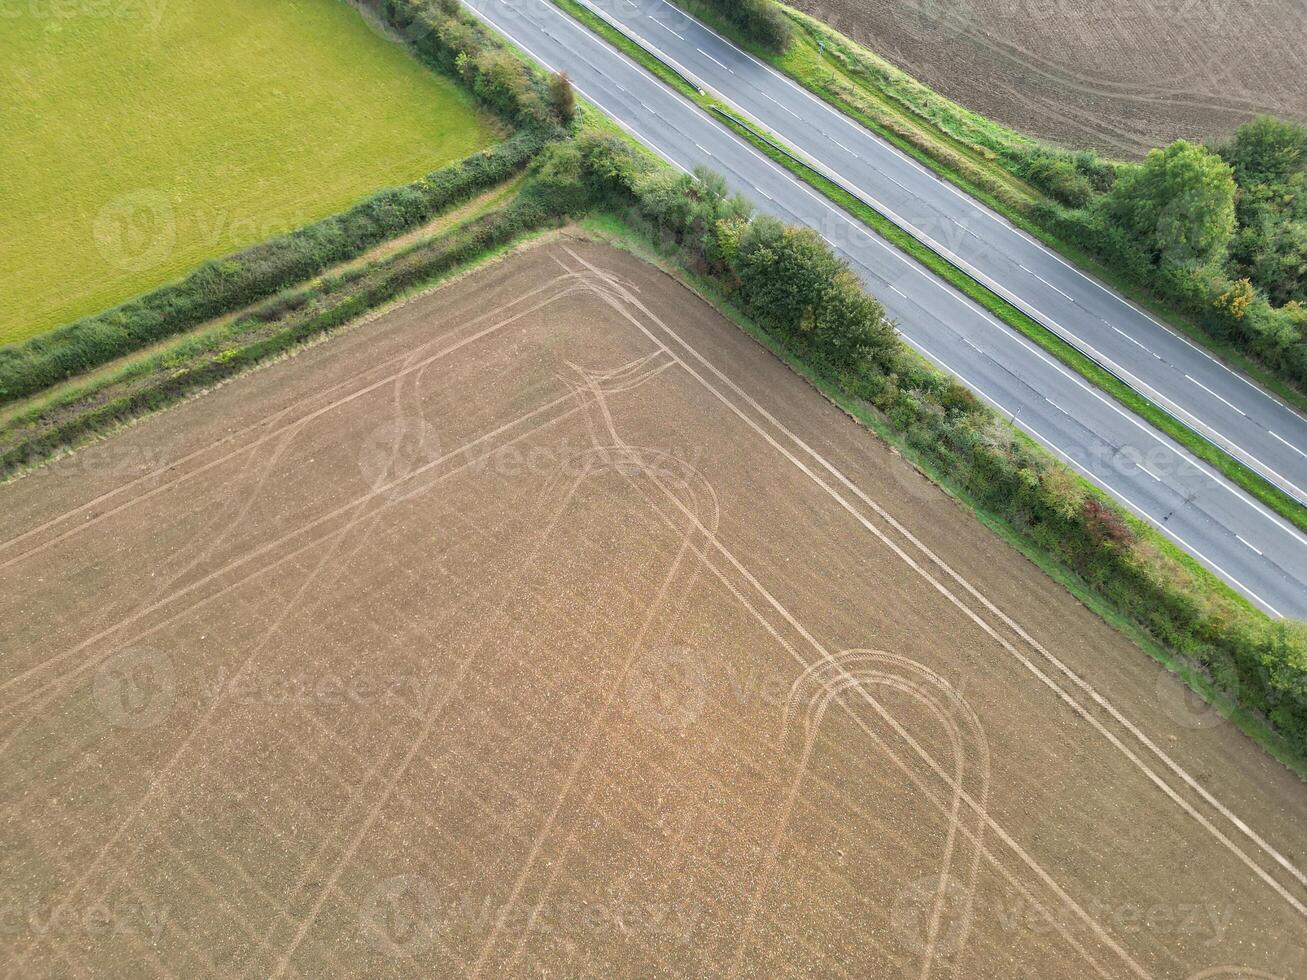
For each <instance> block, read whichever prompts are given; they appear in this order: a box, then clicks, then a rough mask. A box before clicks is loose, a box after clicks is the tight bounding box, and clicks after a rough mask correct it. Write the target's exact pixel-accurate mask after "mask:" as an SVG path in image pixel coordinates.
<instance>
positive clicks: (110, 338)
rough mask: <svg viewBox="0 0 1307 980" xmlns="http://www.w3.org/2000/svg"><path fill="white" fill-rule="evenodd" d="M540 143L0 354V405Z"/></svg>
mask: <svg viewBox="0 0 1307 980" xmlns="http://www.w3.org/2000/svg"><path fill="white" fill-rule="evenodd" d="M543 143H544V138H543V137H542V136H540V135H537V134H534V133H529V132H524V133H521V134H518V135H517V136H514V137H512V138H510V139H508V140H507V141H505V142H504V143H501V144H499V145H498V146H494V147H491V148H490V149H487V150H484V151H482V152H480V153H476V154H474V155H472V156H470V157H468V158H467V159H465V160H462V161H460V162H458V163H455V164H452V165H450V166H448V167H445V168H444V169H442V170H437V171H435V172H434V173H431V174H428V175H427V176H426V177H423V178H422V179H421V180H417V181H414V182H413V183H411V184H408V185H406V186H404V187H395V188H390V189H387V190H383V191H380V192H379V193H377V194H374V195H373V196H372V197H370V198H368V199H367V200H365V201H363V202H362V203H360V204H358V205H356V206H355V207H353V208H351V209H350V210H348V211H346V212H344V213H343V214H339V215H333V216H332V217H330V218H325V219H323V220H322V221H319V222H316V223H315V224H311V225H308V226H307V227H304V228H301V229H299V230H298V231H294V232H291V233H290V234H288V235H282V236H280V237H278V238H273V239H270V240H269V241H266V242H262V243H260V244H258V245H254V246H251V247H250V248H247V249H244V250H243V251H240V252H237V253H236V254H234V255H230V256H228V257H226V258H222V259H215V260H211V261H209V262H205V263H204V264H203V265H201V266H200V267H199V268H198V269H196V270H195V271H194V272H192V273H191V274H190V275H189V276H187V277H186V278H185V279H182V280H180V281H179V282H175V283H172V284H170V285H167V286H163V287H161V288H159V289H156V290H154V291H153V292H150V293H146V294H145V295H144V296H140V297H138V298H137V299H134V300H131V301H129V302H127V303H124V304H123V305H122V306H118V307H115V308H114V309H112V310H108V311H106V312H104V313H99V314H96V315H94V316H90V317H86V318H84V319H82V320H78V321H77V322H75V323H71V324H69V325H68V326H65V327H60V328H58V329H56V330H52V331H50V332H49V333H45V334H41V335H39V336H37V337H33V338H31V339H30V340H27V341H24V342H23V343H21V344H13V345H10V346H8V347H0V404H3V403H4V402H8V401H13V400H14V399H17V398H22V397H24V396H26V395H30V394H33V393H35V392H38V391H41V390H43V389H45V388H48V387H49V386H50V385H53V384H57V383H58V382H60V381H62V380H64V379H66V378H69V377H71V376H73V375H76V374H80V373H82V372H84V371H88V370H91V369H92V368H95V367H98V366H99V365H101V364H104V363H106V362H108V361H110V360H113V359H114V358H116V357H120V356H122V355H124V354H128V353H130V352H132V351H135V350H139V349H140V348H142V347H145V346H148V345H149V344H152V343H154V342H156V341H159V340H162V339H164V338H166V337H171V336H174V335H176V334H178V333H180V332H182V331H184V330H188V329H190V328H191V327H194V326H196V325H198V324H200V323H203V322H204V321H206V320H209V319H212V318H214V317H217V316H222V315H224V314H227V313H231V312H233V311H235V310H239V309H241V308H243V307H245V306H248V305H249V304H251V303H255V302H258V301H259V300H261V299H264V298H266V297H268V296H271V295H272V294H273V293H275V292H277V291H278V290H281V289H285V288H286V287H287V286H290V285H293V284H294V283H297V282H302V281H303V280H305V279H307V278H308V277H310V276H313V275H316V274H318V273H320V272H322V271H323V270H324V269H327V268H329V267H331V266H332V265H335V264H337V263H339V262H343V261H346V260H348V259H352V258H355V257H357V256H359V255H361V254H362V253H364V252H366V251H367V250H368V249H369V248H371V247H373V246H374V245H377V244H378V243H380V242H383V241H386V240H387V239H390V238H393V237H395V236H396V235H399V234H402V233H403V232H405V231H407V230H409V229H411V228H414V227H416V226H418V225H420V224H422V223H423V222H425V221H429V220H430V219H431V218H433V217H434V216H436V215H437V214H439V213H440V212H442V211H444V210H446V209H447V208H449V207H451V206H453V205H455V204H458V203H461V202H463V201H466V200H468V199H470V198H471V197H473V196H475V195H476V194H477V193H478V192H479V191H481V190H484V189H486V188H488V187H491V186H493V185H495V184H498V183H500V182H502V181H504V180H506V179H507V178H508V177H510V176H512V175H513V174H515V173H518V172H520V171H521V170H523V169H524V168H525V167H526V165H527V164H528V163H529V162H530V161H531V159H532V158H533V157H534V156H535V155H536V154H537V153H539V151H540V147H541V146H542V145H543Z"/></svg>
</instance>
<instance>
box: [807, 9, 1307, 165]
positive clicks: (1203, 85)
mask: <svg viewBox="0 0 1307 980" xmlns="http://www.w3.org/2000/svg"><path fill="white" fill-rule="evenodd" d="M790 5H791V6H793V7H796V8H798V9H799V10H802V11H804V12H805V13H808V14H811V15H812V16H814V17H817V18H819V19H821V20H824V21H825V22H826V23H828V24H830V25H832V26H833V27H835V28H837V29H838V30H839V31H840V32H841V33H844V34H847V35H848V36H849V37H852V38H853V39H854V40H856V41H858V42H860V43H861V44H863V45H865V46H866V47H868V48H870V49H871V50H873V51H875V52H876V53H877V54H879V55H882V56H883V57H885V58H888V59H889V60H890V61H893V62H894V63H895V64H896V65H898V66H899V67H901V68H903V69H904V70H905V71H907V72H908V73H909V74H911V75H913V76H914V77H916V78H918V79H920V80H921V81H922V82H924V83H925V84H927V85H929V86H930V87H931V88H933V89H935V90H937V91H939V92H941V93H942V94H944V95H946V96H948V97H949V98H951V99H953V100H954V101H956V102H960V103H962V104H963V105H965V106H967V107H968V108H971V109H974V110H976V111H977V112H980V113H983V114H984V115H987V116H990V117H991V118H993V119H996V120H998V121H1000V122H1002V123H1005V124H1006V125H1008V126H1011V127H1012V128H1014V129H1017V130H1019V131H1021V132H1024V133H1029V134H1030V135H1032V136H1039V137H1042V138H1044V139H1048V140H1051V141H1053V142H1056V143H1061V144H1063V145H1066V146H1069V147H1073V148H1079V147H1094V148H1096V149H1099V150H1102V151H1104V152H1107V153H1109V154H1112V155H1118V156H1126V157H1134V156H1140V155H1142V154H1143V153H1145V152H1147V151H1148V150H1149V149H1151V148H1152V147H1154V146H1161V145H1163V144H1166V143H1169V142H1171V141H1172V140H1174V139H1176V138H1179V137H1184V138H1186V139H1200V140H1216V139H1222V138H1224V137H1226V136H1228V135H1229V133H1230V132H1231V131H1232V130H1233V129H1234V128H1235V127H1236V126H1238V125H1239V123H1241V122H1243V121H1244V120H1246V119H1249V118H1251V117H1252V116H1255V115H1258V114H1259V113H1267V112H1269V113H1273V114H1275V115H1279V116H1284V117H1287V118H1293V119H1302V120H1307V45H1305V44H1304V42H1303V39H1304V38H1307V4H1305V3H1303V2H1302V0H1249V2H1245V3H1231V2H1229V0H1107V2H1101V3H1090V2H1088V0H956V2H955V0H791V3H790Z"/></svg>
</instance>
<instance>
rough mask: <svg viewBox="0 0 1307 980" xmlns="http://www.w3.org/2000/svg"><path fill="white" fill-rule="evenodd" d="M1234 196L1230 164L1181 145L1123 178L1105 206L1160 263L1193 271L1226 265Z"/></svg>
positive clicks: (1155, 154) (1147, 160)
mask: <svg viewBox="0 0 1307 980" xmlns="http://www.w3.org/2000/svg"><path fill="white" fill-rule="evenodd" d="M1234 195H1235V184H1234V178H1233V176H1232V175H1231V171H1230V167H1229V165H1228V164H1226V163H1225V162H1224V161H1223V160H1222V159H1221V158H1220V157H1218V156H1217V155H1216V154H1215V153H1213V152H1211V151H1210V150H1208V149H1206V148H1205V147H1202V146H1197V145H1195V144H1193V143H1188V142H1186V141H1184V140H1176V141H1175V142H1174V143H1172V144H1171V145H1170V146H1168V147H1167V148H1166V149H1164V150H1152V151H1150V152H1149V154H1148V156H1147V157H1146V158H1145V159H1144V162H1143V164H1142V165H1140V166H1139V167H1137V168H1135V169H1133V170H1128V171H1126V172H1125V173H1124V174H1122V175H1121V177H1119V178H1118V179H1117V182H1116V184H1115V185H1114V187H1113V188H1112V191H1111V193H1110V194H1108V195H1107V197H1106V199H1105V205H1104V206H1105V208H1106V210H1107V214H1108V216H1109V217H1110V218H1111V220H1112V221H1113V222H1115V223H1116V224H1117V225H1118V226H1120V227H1121V228H1123V229H1125V230H1126V231H1128V232H1129V233H1130V234H1131V235H1133V236H1135V238H1136V239H1137V240H1138V241H1139V242H1140V243H1141V244H1143V246H1144V247H1145V248H1147V249H1148V250H1149V251H1151V253H1152V255H1153V259H1154V261H1155V262H1158V263H1159V264H1161V265H1164V266H1174V267H1179V268H1193V267H1202V266H1209V265H1213V264H1216V263H1219V262H1221V261H1223V260H1224V258H1225V255H1226V251H1227V249H1228V248H1229V245H1230V239H1231V237H1232V236H1233V234H1234V227H1235V222H1234Z"/></svg>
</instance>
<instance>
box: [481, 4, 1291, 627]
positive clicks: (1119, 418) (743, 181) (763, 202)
mask: <svg viewBox="0 0 1307 980" xmlns="http://www.w3.org/2000/svg"><path fill="white" fill-rule="evenodd" d="M469 7H470V8H471V9H472V10H473V11H474V12H475V13H477V14H478V15H480V16H481V17H482V18H483V19H485V20H486V21H487V22H488V23H489V24H490V25H491V26H492V27H495V28H496V29H497V30H499V31H500V32H501V33H503V34H504V35H506V36H507V37H509V38H510V39H511V40H512V41H513V42H514V43H516V44H517V45H518V46H519V47H521V48H522V49H523V50H525V51H526V52H527V53H528V54H530V55H531V56H532V57H534V58H536V60H538V61H540V62H541V63H542V64H544V65H545V66H546V67H547V68H549V69H551V70H566V71H567V72H568V73H569V74H570V76H571V77H572V80H573V82H574V84H575V85H576V87H577V89H578V90H579V91H580V93H581V94H582V95H584V96H585V97H586V98H588V99H589V100H590V101H592V102H594V103H595V104H596V105H598V106H599V107H600V108H601V109H603V110H604V111H605V112H607V113H609V114H610V115H611V116H612V117H613V118H614V119H616V120H617V121H618V122H619V123H620V124H621V125H623V126H624V127H625V128H626V129H627V130H628V131H629V132H631V133H632V134H633V135H634V136H635V137H636V138H637V139H640V140H641V141H642V142H644V143H645V144H646V145H648V146H650V147H652V148H654V149H656V150H657V152H659V153H660V154H661V155H663V156H664V157H665V158H667V159H668V160H670V161H671V162H672V163H673V164H675V165H676V166H679V167H681V168H683V169H690V168H692V167H694V166H695V165H697V164H704V165H707V166H709V167H711V168H712V169H714V170H716V171H718V172H719V173H722V174H723V175H724V176H725V177H726V179H727V181H728V182H729V184H730V186H731V187H732V188H733V189H735V190H738V191H740V192H741V193H743V194H744V195H745V196H746V197H748V198H749V199H750V200H751V201H753V202H754V204H755V205H756V206H757V207H758V209H759V210H760V211H762V212H766V213H770V214H774V215H776V216H777V217H780V218H782V219H783V220H786V221H789V222H794V223H797V224H805V225H808V226H810V227H813V228H815V229H817V230H818V231H819V232H821V233H822V234H823V235H824V236H825V237H826V238H827V240H828V241H829V242H830V243H831V244H832V246H833V247H834V248H835V250H836V251H837V252H838V253H839V254H840V255H841V256H842V257H843V258H845V259H846V260H847V261H849V263H850V264H851V266H852V267H853V269H854V270H855V272H856V273H857V274H858V275H859V277H860V278H861V279H862V280H863V282H864V283H865V284H866V285H867V288H868V289H869V290H870V291H871V292H873V293H874V294H875V295H877V296H878V297H879V298H880V299H881V301H882V302H883V303H884V304H885V307H886V309H887V310H888V311H889V313H890V315H891V316H893V317H894V318H895V319H896V320H897V321H898V325H899V328H900V331H901V333H902V334H903V336H904V337H905V339H906V340H907V341H908V342H909V343H910V344H912V345H913V346H914V347H916V348H917V349H918V350H920V351H922V352H923V353H924V354H926V356H928V357H929V358H930V359H931V360H933V361H935V362H936V363H938V364H939V365H940V366H941V367H943V368H945V369H946V370H949V371H951V372H952V373H954V374H956V375H957V376H958V377H960V378H961V379H962V380H963V381H964V382H965V383H966V384H967V385H968V386H970V387H971V388H973V389H974V390H976V391H977V392H979V393H980V394H981V395H982V396H983V397H985V398H986V399H987V400H988V401H990V402H991V403H992V404H994V405H995V406H996V407H997V408H998V409H999V410H1000V411H1002V412H1003V413H1005V414H1007V415H1008V416H1010V417H1011V416H1015V421H1016V424H1017V425H1019V426H1020V427H1022V428H1023V429H1024V430H1025V431H1027V432H1029V433H1030V434H1031V435H1032V436H1033V437H1034V438H1035V439H1037V440H1039V441H1040V442H1042V443H1044V444H1045V445H1046V446H1048V447H1049V448H1051V449H1052V450H1053V451H1054V452H1055V453H1057V454H1058V455H1060V456H1061V457H1062V458H1063V459H1064V460H1066V461H1067V462H1069V463H1070V464H1071V465H1072V466H1074V467H1075V468H1077V469H1078V470H1079V471H1080V472H1082V473H1083V474H1084V475H1086V476H1088V477H1089V478H1090V479H1091V480H1093V481H1094V482H1095V483H1097V484H1098V485H1100V486H1102V487H1103V488H1105V489H1106V490H1108V491H1109V492H1110V493H1112V494H1113V495H1114V496H1116V497H1117V498H1118V499H1120V500H1122V501H1123V502H1124V503H1125V504H1126V505H1127V506H1129V507H1130V508H1131V509H1132V510H1134V511H1135V512H1136V513H1137V514H1139V515H1140V516H1142V517H1144V518H1146V519H1147V520H1150V521H1151V522H1152V523H1154V524H1155V525H1156V526H1157V527H1159V528H1160V529H1161V530H1162V531H1163V532H1164V533H1165V534H1167V535H1169V536H1170V537H1171V538H1172V539H1174V540H1175V541H1176V542H1177V543H1179V544H1180V545H1181V546H1182V547H1184V548H1186V549H1187V550H1189V551H1190V552H1191V553H1193V554H1194V555H1195V556H1196V557H1198V558H1199V560H1200V561H1202V562H1203V563H1204V564H1206V565H1208V566H1209V567H1210V568H1212V569H1213V570H1214V571H1215V572H1216V573H1217V574H1218V575H1221V576H1222V577H1223V578H1225V579H1226V580H1227V581H1229V582H1230V583H1231V584H1232V585H1233V586H1234V587H1235V588H1236V589H1238V590H1240V591H1241V592H1243V593H1244V594H1245V595H1247V596H1248V597H1249V598H1250V599H1252V600H1253V601H1254V602H1256V603H1257V604H1259V605H1261V606H1262V607H1263V608H1265V609H1267V610H1268V611H1270V612H1273V613H1276V614H1282V615H1289V616H1295V617H1300V618H1307V536H1304V535H1303V534H1302V533H1301V532H1299V531H1298V530H1297V529H1296V528H1293V527H1292V526H1291V525H1289V524H1288V523H1287V522H1286V521H1284V520H1283V519H1282V518H1280V517H1279V516H1278V515H1276V514H1274V513H1272V512H1271V511H1269V510H1268V509H1266V508H1265V507H1264V506H1262V505H1261V504H1259V503H1257V502H1256V501H1254V500H1252V499H1251V498H1249V497H1248V496H1247V495H1246V494H1244V493H1243V491H1241V490H1239V489H1238V488H1236V487H1233V486H1231V485H1230V484H1229V483H1228V482H1227V481H1225V480H1224V479H1223V478H1221V477H1220V476H1219V475H1218V474H1216V473H1214V472H1212V471H1211V470H1210V469H1209V468H1207V467H1206V465H1205V464H1202V463H1199V462H1197V461H1196V460H1194V459H1193V457H1191V456H1190V455H1189V454H1188V453H1186V452H1185V451H1184V450H1183V449H1182V448H1180V447H1179V446H1178V445H1176V444H1174V443H1172V442H1171V441H1170V440H1169V439H1167V438H1165V437H1164V436H1162V435H1160V434H1159V433H1157V432H1156V431H1155V430H1154V429H1152V428H1151V427H1150V426H1147V425H1145V424H1144V423H1142V422H1140V421H1139V419H1138V418H1136V417H1135V416H1134V415H1132V414H1130V413H1129V412H1127V411H1126V410H1125V409H1123V408H1122V407H1121V406H1120V405H1119V404H1118V403H1116V402H1115V401H1114V400H1112V399H1111V398H1109V397H1107V396H1106V395H1104V394H1103V393H1102V392H1100V391H1098V390H1097V389H1096V388H1094V387H1092V386H1091V385H1089V384H1088V383H1087V382H1085V381H1084V380H1083V379H1082V378H1080V377H1079V376H1078V375H1075V374H1073V373H1072V372H1070V371H1069V370H1068V369H1066V368H1065V367H1063V366H1062V365H1061V364H1059V363H1057V362H1056V361H1054V360H1053V359H1052V358H1051V357H1050V356H1048V355H1047V354H1046V353H1045V352H1044V351H1042V350H1040V349H1039V348H1037V347H1036V346H1035V345H1033V344H1031V343H1030V342H1029V341H1027V340H1026V339H1025V338H1023V337H1020V336H1018V335H1016V334H1015V333H1013V332H1012V331H1011V330H1009V329H1008V328H1007V327H1006V326H1004V325H1003V324H1002V323H1000V322H999V321H998V320H996V319H995V318H994V317H992V316H991V315H989V314H988V313H986V312H985V311H983V310H981V309H980V308H979V307H977V306H976V305H975V304H973V303H972V302H971V301H970V300H969V299H967V298H966V297H964V296H962V295H961V294H960V293H958V292H957V291H956V290H954V289H952V288H951V287H950V286H948V285H947V284H946V283H945V282H944V281H942V280H940V279H938V278H937V277H935V276H933V275H931V274H930V273H928V272H926V270H925V269H923V268H922V267H921V266H920V265H918V264H917V263H915V262H913V261H912V260H911V259H909V258H907V257H906V256H905V255H903V253H901V252H899V251H898V250H897V249H894V248H893V247H891V246H889V245H887V244H886V243H884V242H883V241H881V240H880V239H879V238H878V237H877V236H875V235H874V234H873V233H871V232H870V230H869V229H867V228H866V227H865V226H864V225H862V224H861V223H860V222H858V221H857V220H855V219H853V218H852V217H850V216H849V215H848V214H847V213H845V212H844V211H842V210H840V209H838V208H836V207H835V206H834V205H833V204H831V203H830V202H829V201H827V200H826V199H825V198H822V197H820V196H819V195H818V194H816V193H815V192H814V191H812V189H811V188H809V187H808V186H807V185H806V184H804V183H802V182H801V181H799V180H797V179H796V178H795V177H794V176H793V175H791V174H790V173H788V172H787V171H785V170H784V169H782V168H780V167H778V166H777V165H775V164H774V163H772V161H770V160H768V159H767V158H766V157H765V156H763V155H762V154H761V153H758V152H757V151H756V150H754V149H753V147H751V146H749V145H748V144H746V143H744V142H742V141H741V140H739V139H737V138H736V137H735V136H734V135H733V134H731V133H730V132H729V131H728V130H726V129H725V128H723V127H721V126H720V125H718V124H717V123H715V122H714V121H712V120H711V119H709V118H708V117H707V116H706V115H705V114H704V113H703V112H702V111H700V110H699V109H698V107H696V106H694V105H693V104H692V103H690V102H689V101H688V100H686V99H684V98H682V97H681V96H680V95H679V94H677V93H675V92H673V91H672V90H671V89H669V88H667V87H666V86H665V85H663V84H662V83H661V82H658V81H657V80H656V79H654V78H653V77H652V76H650V75H649V74H647V73H646V72H645V71H644V69H642V68H640V67H639V66H637V65H635V64H634V63H632V62H631V61H629V60H627V59H626V58H625V57H624V56H622V55H621V54H620V53H618V52H617V51H615V50H614V49H613V48H612V47H610V46H609V45H608V44H607V43H606V42H604V41H602V40H600V39H599V38H597V37H595V36H594V35H593V34H591V33H590V32H589V30H587V29H586V28H584V27H582V26H581V25H580V24H578V23H576V22H575V21H573V20H572V19H571V18H570V17H568V16H567V15H566V14H564V13H563V12H562V11H560V10H559V9H558V8H557V7H554V6H553V5H552V4H550V3H548V2H546V0H474V2H472V3H469Z"/></svg>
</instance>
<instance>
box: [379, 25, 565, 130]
mask: <svg viewBox="0 0 1307 980" xmlns="http://www.w3.org/2000/svg"><path fill="white" fill-rule="evenodd" d="M365 2H366V3H367V4H368V6H369V7H371V8H372V9H373V10H374V11H375V13H376V15H377V16H378V17H380V18H381V20H382V21H383V22H384V23H385V24H386V25H387V26H388V27H390V28H391V29H392V30H394V31H395V32H396V33H397V34H398V35H399V37H400V38H402V39H403V40H404V41H405V42H406V43H407V44H408V46H409V48H410V49H411V50H412V51H413V52H414V53H415V54H416V55H417V56H418V57H419V58H420V59H421V60H422V61H424V62H425V63H427V64H428V65H430V66H431V67H433V68H435V69H437V70H438V71H441V72H443V73H445V74H447V75H453V76H454V77H456V78H458V79H459V80H460V81H462V82H463V84H464V85H466V86H467V87H468V88H469V89H470V90H471V91H472V92H473V94H475V95H476V96H477V98H479V99H480V100H481V101H482V102H484V103H485V104H486V105H488V106H490V107H491V108H492V109H494V110H495V111H496V112H499V113H501V114H502V115H503V116H505V117H506V118H508V119H509V120H511V121H512V122H513V123H515V124H516V125H518V126H523V127H526V128H530V129H541V130H545V131H550V130H553V129H555V128H556V127H557V126H558V125H559V123H560V121H561V122H562V123H564V124H566V123H567V122H569V121H570V120H568V119H563V120H560V119H559V110H558V105H557V98H556V95H555V94H554V93H551V91H550V85H549V81H548V79H546V78H545V77H544V76H542V75H540V74H539V73H538V72H535V71H533V70H532V69H531V68H529V67H528V66H527V64H526V62H524V61H523V60H522V59H521V58H519V57H518V56H517V55H516V54H515V53H514V52H513V51H512V50H511V49H510V48H509V47H508V46H507V45H506V44H505V43H504V42H503V41H502V40H500V38H499V36H498V35H497V34H494V33H493V32H491V31H490V30H488V29H487V28H486V27H485V26H484V25H483V24H482V23H481V22H480V21H478V20H476V19H475V18H474V17H472V16H471V15H470V14H468V13H467V11H465V10H464V9H463V5H462V4H461V3H460V2H459V0H365Z"/></svg>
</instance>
